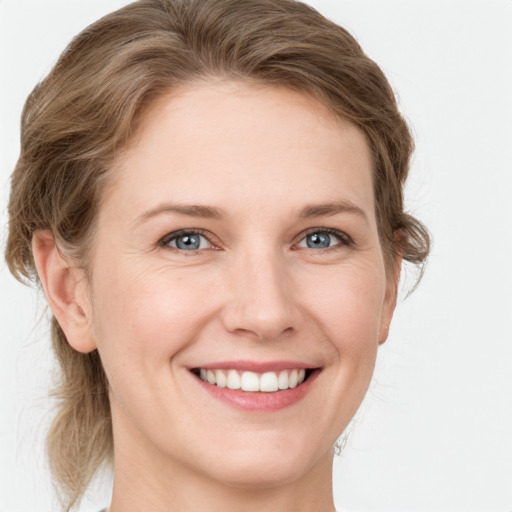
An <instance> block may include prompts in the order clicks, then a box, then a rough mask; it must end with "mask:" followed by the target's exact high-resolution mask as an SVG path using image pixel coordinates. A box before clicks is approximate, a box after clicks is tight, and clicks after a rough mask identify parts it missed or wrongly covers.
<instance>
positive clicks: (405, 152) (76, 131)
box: [6, 0, 429, 510]
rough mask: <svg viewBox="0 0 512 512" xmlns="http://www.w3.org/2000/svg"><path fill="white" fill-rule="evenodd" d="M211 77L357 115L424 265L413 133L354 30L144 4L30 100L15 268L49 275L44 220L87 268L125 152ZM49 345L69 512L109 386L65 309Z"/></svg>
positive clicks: (381, 191)
mask: <svg viewBox="0 0 512 512" xmlns="http://www.w3.org/2000/svg"><path fill="white" fill-rule="evenodd" d="M213 77H215V78H219V77H220V78H226V79H232V80H233V79H234V80H245V81H247V80H249V81H251V82H253V83H261V84H267V85H275V86H280V87H287V88H290V89H293V90H296V91H299V92H301V93H304V94H307V95H310V96H313V97H314V98H316V99H318V100H319V101H321V102H322V103H323V104H325V105H326V106H327V107H328V108H329V109H330V110H331V111H332V112H333V113H334V114H335V115H337V116H340V117H343V118H345V119H348V120H350V121H352V122H353V123H354V124H355V125H356V126H357V127H358V128H359V129H360V130H361V131H362V132H363V133H364V134H365V135H366V138H367V141H368V145H369V148H370V150H371V153H372V156H373V161H374V176H373V183H374V192H375V200H376V214H377V222H378V228H379V235H380V240H381V244H382V247H383V253H384V258H385V261H386V263H387V268H388V270H389V268H390V265H392V262H393V261H394V260H395V257H394V256H395V255H396V254H397V253H398V254H400V256H401V257H402V258H403V259H404V260H407V261H410V262H412V263H415V264H418V265H421V264H422V263H423V262H424V261H425V259H426V257H427V255H428V251H429V236H428V233H427V231H426V229H425V228H424V226H423V225H422V224H421V223H420V222H419V221H417V220H416V219H415V218H413V217H412V216H410V215H408V214H407V213H406V212H405V211H404V203H403V187H404V183H405V180H406V177H407V174H408V169H409V161H410V156H411V152H412V150H413V141H412V138H411V135H410V132H409V129H408V127H407V124H406V123H405V121H404V119H403V118H402V116H401V115H400V113H399V111H398V108H397V104H396V100H395V97H394V94H393V91H392V89H391V87H390V85H389V83H388V82H387V80H386V78H385V76H384V74H383V73H382V71H381V70H380V68H379V67H378V66H377V65H376V64H375V62H373V61H372V60H371V59H369V58H368V57H367V56H366V55H365V54H364V53H363V51H362V49H361V47H360V46H359V44H358V43H357V42H356V40H355V39H354V38H353V37H352V36H351V35H350V34H349V33H348V32H347V31H346V30H344V29H343V28H341V27H339V26H337V25H336V24H334V23H332V22H331V21H329V20H327V19H326V18H324V17H323V16H322V15H320V14H319V13H318V12H316V11H315V10H314V9H313V8H311V7H309V6H307V5H304V4H302V3H300V2H295V1H293V0H140V1H138V2H135V3H132V4H130V5H128V6H126V7H124V8H122V9H120V10H118V11H116V12H113V13H111V14H109V15H107V16H105V17H104V18H102V19H100V20H99V21H97V22H96V23H94V24H92V25H91V26H89V27H88V28H86V29H85V30H84V31H83V32H82V33H80V34H79V35H78V36H77V37H76V38H75V39H74V40H73V41H72V42H71V43H70V45H69V46H68V48H67V49H66V50H65V51H64V53H63V54H62V56H61V57H60V59H59V61H58V62H57V64H56V65H55V67H54V68H53V70H52V71H51V73H50V74H49V75H48V77H47V78H45V79H44V80H43V81H42V82H41V83H40V84H38V85H37V86H36V87H35V89H34V90H33V92H32V93H31V94H30V96H29V97H28V99H27V102H26V104H25V108H24V111H23V116H22V123H21V153H20V157H19V160H18V163H17V165H16V168H15V170H14V172H13V175H12V189H11V195H10V201H9V235H8V242H7V250H6V260H7V262H8V265H9V268H10V270H11V272H12V273H13V274H14V275H15V276H16V277H17V278H18V279H20V280H23V278H29V279H32V280H34V281H36V282H38V277H37V272H36V270H35V266H34V259H33V255H32V249H31V240H32V236H33V233H34V232H35V231H36V230H40V229H49V230H51V231H52V232H53V234H54V236H55V238H56V240H57V243H58V245H59V247H60V248H61V250H63V251H64V252H65V253H66V254H67V255H69V256H71V257H75V258H77V259H78V260H79V261H80V262H81V264H83V265H84V266H85V268H87V256H88V250H89V249H90V248H91V247H92V244H93V240H94V224H95V218H96V215H97V212H98V208H99V205H100V202H101V197H102V190H103V189H104V187H105V183H106V182H107V181H108V176H109V170H110V169H111V168H112V165H113V162H114V161H115V160H116V156H117V155H119V153H120V152H121V151H122V150H123V148H125V147H126V146H127V144H129V142H130V141H131V140H132V137H133V136H134V134H136V133H137V128H138V126H139V125H140V123H141V121H142V119H143V116H144V114H145V113H146V112H147V111H148V109H149V107H150V106H151V105H153V104H154V102H155V100H156V99H158V98H160V97H161V96H162V95H164V94H166V93H168V92H169V91H170V90H172V89H173V88H176V87H179V86H186V85H187V84H190V83H193V82H195V81H199V80H201V81H204V80H208V79H210V78H213ZM52 341H53V347H54V350H55V352H56V354H57V358H58V361H59V363H60V366H61V369H62V381H61V384H60V386H59V388H58V389H57V396H58V397H59V410H58V414H57V415H56V418H55V420H54V422H53V425H52V427H51V430H50V432H49V435H48V454H49V458H50V463H51V469H52V472H53V474H54V476H55V477H56V480H57V482H58V483H59V485H60V487H61V489H62V492H63V497H64V504H65V508H66V510H69V509H70V508H71V507H72V506H73V504H75V503H77V502H79V501H80V497H81V496H82V494H83V492H84V490H85V488H86V486H87V484H88V482H89V481H90V479H91V478H92V476H93V475H94V473H95V472H96V470H97V469H98V468H99V466H100V465H101V464H102V463H103V462H105V461H106V460H109V459H110V458H111V456H112V450H113V442H112V427H111V420H110V408H109V400H108V382H107V378H106V376H105V373H104V371H103V368H102V365H101V361H100V358H99V356H98V353H97V352H96V351H94V352H92V353H90V354H82V353H79V352H76V351H75V350H73V349H72V348H71V347H70V346H69V344H68V343H67V341H66V337H65V335H64V333H63V331H62V329H61V328H60V326H59V325H58V323H57V321H56V319H55V318H53V319H52Z"/></svg>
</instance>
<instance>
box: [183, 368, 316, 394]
mask: <svg viewBox="0 0 512 512" xmlns="http://www.w3.org/2000/svg"><path fill="white" fill-rule="evenodd" d="M312 372H313V370H312V369H306V368H292V369H287V370H281V371H267V372H253V371H242V370H238V369H234V368H231V369H220V368H218V369H206V368H194V369H192V373H193V374H194V375H196V377H199V378H200V379H201V380H202V381H203V382H207V383H208V384H211V385H213V386H217V387H219V388H227V389H231V390H241V391H245V392H250V393H256V392H261V393H278V392H279V391H285V390H287V389H294V388H296V387H297V386H300V385H302V384H303V383H304V382H305V381H306V380H307V379H308V377H309V376H310V375H311V373H312Z"/></svg>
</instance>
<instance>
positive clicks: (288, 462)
mask: <svg viewBox="0 0 512 512" xmlns="http://www.w3.org/2000/svg"><path fill="white" fill-rule="evenodd" d="M294 444H295V443H291V442H289V441H288V442H286V443H283V444H282V445H281V446H282V447H281V448H277V449H276V448H275V446H273V445H272V444H270V445H269V444H267V446H264V444H263V443H262V442H260V443H255V444H254V445H253V446H254V449H252V450H247V449H244V450H236V449H232V450H230V452H229V454H226V455H225V456H223V457H222V464H218V465H216V467H215V472H216V476H215V479H216V480H219V481H222V482H223V483H224V484H225V485H227V486H229V487H236V488H245V489H263V488H273V487H280V486H283V485H287V484H290V483H292V482H294V481H298V480H300V479H301V478H302V477H303V476H304V475H305V474H306V473H308V472H309V471H311V468H312V467H313V466H314V465H315V464H317V463H319V461H320V460H323V459H327V460H329V461H330V460H331V459H332V454H331V452H330V451H329V452H327V453H325V454H324V455H323V456H318V455H317V456H315V454H314V453H313V452H311V451H310V449H306V448H305V446H307V444H302V445H301V446H300V447H297V446H296V445H295V446H292V445H294Z"/></svg>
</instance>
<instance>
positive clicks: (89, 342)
mask: <svg viewBox="0 0 512 512" xmlns="http://www.w3.org/2000/svg"><path fill="white" fill-rule="evenodd" d="M32 253H33V255H34V261H35V264H36V269H37V273H38V275H39V279H40V280H41V283H42V285H43V289H44V293H45V295H46V299H47V301H48V304H49V305H50V308H51V310H52V312H53V314H54V315H55V318H56V319H57V321H58V322H59V325H60V327H61V328H62V330H63V331H64V334H65V335H66V338H67V340H68V343H69V344H70V345H71V346H72V347H73V348H74V349H75V350H77V351H79V352H84V353H85V352H91V351H92V350H94V349H95V348H96V342H95V339H94V336H93V333H92V329H91V307H90V303H89V298H88V293H87V281H86V278H85V275H84V272H83V270H81V269H78V268H73V267H72V266H71V265H70V262H69V261H68V259H67V258H66V257H65V256H63V255H62V254H61V252H60V251H59V248H58V246H57V244H56V242H55V237H54V236H53V233H52V232H51V231H50V230H38V231H36V232H34V234H33V236H32Z"/></svg>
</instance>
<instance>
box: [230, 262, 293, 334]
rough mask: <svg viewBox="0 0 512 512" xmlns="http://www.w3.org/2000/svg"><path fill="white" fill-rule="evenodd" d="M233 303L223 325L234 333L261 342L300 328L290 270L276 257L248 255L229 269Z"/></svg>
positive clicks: (233, 263)
mask: <svg viewBox="0 0 512 512" xmlns="http://www.w3.org/2000/svg"><path fill="white" fill-rule="evenodd" d="M227 273H228V276H226V281H225V282H226V283H229V284H228V288H229V289H228V296H229V300H228V303H227V304H226V306H225V308H224V311H223V315H222V316H223V323H224V327H225V328H226V330H228V331H229V332H231V333H234V334H238V335H243V336H249V337H253V338H255V339H259V340H272V339H277V338H279V337H281V336H283V335H289V334H291V333H292V332H294V331H295V330H296V329H297V327H298V322H299V320H300V313H299V310H298V308H297V306H296V304H295V302H294V296H293V289H292V283H291V276H290V275H289V274H290V271H289V269H287V266H286V262H284V261H281V259H280V258H279V256H277V255H276V254H265V255H262V254H261V253H260V254H259V255H245V256H242V257H240V258H239V259H238V261H236V262H232V265H231V266H230V268H228V269H227Z"/></svg>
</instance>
